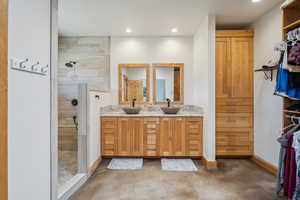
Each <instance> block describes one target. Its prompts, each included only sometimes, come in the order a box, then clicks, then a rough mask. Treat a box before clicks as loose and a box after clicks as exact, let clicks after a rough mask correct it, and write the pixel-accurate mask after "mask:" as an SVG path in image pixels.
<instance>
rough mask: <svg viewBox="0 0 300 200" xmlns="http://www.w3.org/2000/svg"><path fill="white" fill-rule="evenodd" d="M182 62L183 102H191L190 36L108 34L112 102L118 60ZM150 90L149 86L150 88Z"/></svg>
mask: <svg viewBox="0 0 300 200" xmlns="http://www.w3.org/2000/svg"><path fill="white" fill-rule="evenodd" d="M166 62H180V63H184V64H185V66H184V75H185V88H184V92H185V95H184V96H185V98H184V101H185V104H191V103H192V98H191V97H192V87H191V85H193V81H192V80H191V78H190V77H191V75H192V66H193V38H192V37H112V38H111V62H110V63H111V69H110V72H111V88H112V92H113V103H114V104H117V103H118V64H120V63H149V64H151V63H166ZM150 91H152V90H150Z"/></svg>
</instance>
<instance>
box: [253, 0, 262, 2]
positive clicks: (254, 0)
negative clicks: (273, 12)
mask: <svg viewBox="0 0 300 200" xmlns="http://www.w3.org/2000/svg"><path fill="white" fill-rule="evenodd" d="M260 1H261V0H252V3H258V2H260Z"/></svg>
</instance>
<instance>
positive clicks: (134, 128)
mask: <svg viewBox="0 0 300 200" xmlns="http://www.w3.org/2000/svg"><path fill="white" fill-rule="evenodd" d="M130 121H131V127H130V128H131V141H130V142H131V144H130V146H131V152H130V154H131V156H142V155H143V133H144V131H143V129H144V120H143V118H132V119H130Z"/></svg>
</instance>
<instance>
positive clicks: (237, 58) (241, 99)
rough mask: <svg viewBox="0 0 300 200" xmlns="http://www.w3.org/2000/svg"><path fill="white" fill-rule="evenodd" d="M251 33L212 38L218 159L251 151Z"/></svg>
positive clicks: (225, 33)
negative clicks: (214, 66) (213, 43)
mask: <svg viewBox="0 0 300 200" xmlns="http://www.w3.org/2000/svg"><path fill="white" fill-rule="evenodd" d="M253 34H254V33H253V31H251V30H234V31H232V30H225V31H223V30H220V31H217V33H216V35H217V38H216V151H217V155H218V156H251V155H252V152H253Z"/></svg>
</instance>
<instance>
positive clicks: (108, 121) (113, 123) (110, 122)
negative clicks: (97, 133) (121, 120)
mask: <svg viewBox="0 0 300 200" xmlns="http://www.w3.org/2000/svg"><path fill="white" fill-rule="evenodd" d="M117 126H118V119H117V118H102V120H101V127H102V128H104V129H116V128H117Z"/></svg>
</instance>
